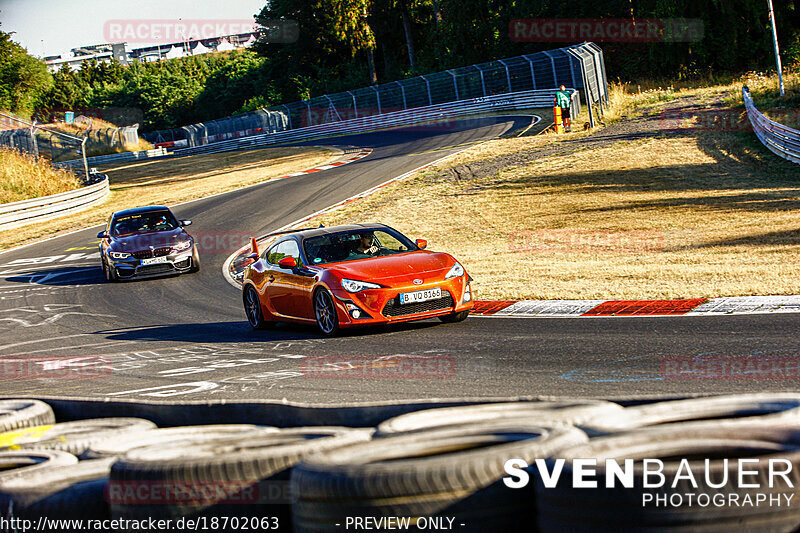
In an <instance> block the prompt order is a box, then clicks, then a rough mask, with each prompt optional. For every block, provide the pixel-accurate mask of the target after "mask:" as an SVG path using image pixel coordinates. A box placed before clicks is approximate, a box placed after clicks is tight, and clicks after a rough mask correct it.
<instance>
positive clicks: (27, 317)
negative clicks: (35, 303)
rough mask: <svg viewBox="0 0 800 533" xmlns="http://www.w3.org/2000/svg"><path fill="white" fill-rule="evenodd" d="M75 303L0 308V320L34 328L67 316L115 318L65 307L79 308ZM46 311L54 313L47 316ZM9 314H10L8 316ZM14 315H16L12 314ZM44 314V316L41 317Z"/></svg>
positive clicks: (12, 324) (114, 316) (13, 324)
mask: <svg viewBox="0 0 800 533" xmlns="http://www.w3.org/2000/svg"><path fill="white" fill-rule="evenodd" d="M81 307H83V306H82V305H77V304H48V305H45V306H43V307H32V306H28V307H16V308H13V309H0V322H6V323H9V324H10V325H11V326H15V325H16V326H22V327H24V328H35V327H40V326H46V325H48V324H54V323H56V322H58V321H60V320H62V319H63V318H64V317H67V316H90V317H103V318H116V315H108V314H103V313H87V312H85V311H77V310H70V311H67V310H66V309H76V308H81ZM48 313H54V314H51V315H50V316H47V314H48ZM9 315H11V316H9ZM13 315H16V316H13ZM43 316H44V318H42V317H43Z"/></svg>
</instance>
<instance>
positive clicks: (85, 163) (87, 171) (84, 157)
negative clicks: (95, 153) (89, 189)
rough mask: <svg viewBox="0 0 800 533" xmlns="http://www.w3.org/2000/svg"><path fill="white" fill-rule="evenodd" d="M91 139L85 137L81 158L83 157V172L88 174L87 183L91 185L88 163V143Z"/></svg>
mask: <svg viewBox="0 0 800 533" xmlns="http://www.w3.org/2000/svg"><path fill="white" fill-rule="evenodd" d="M88 140H89V137H84V138H83V140H82V141H81V156H82V157H83V171H84V172H85V173H86V183H89V163H88V162H87V161H86V141H88Z"/></svg>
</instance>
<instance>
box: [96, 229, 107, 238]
mask: <svg viewBox="0 0 800 533" xmlns="http://www.w3.org/2000/svg"><path fill="white" fill-rule="evenodd" d="M97 238H98V239H107V238H108V232H107V231H101V232H100V233H98V234H97Z"/></svg>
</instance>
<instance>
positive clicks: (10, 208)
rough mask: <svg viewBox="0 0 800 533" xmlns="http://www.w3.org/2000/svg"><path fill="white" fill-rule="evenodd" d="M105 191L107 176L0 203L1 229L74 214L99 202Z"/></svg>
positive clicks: (106, 192) (106, 190)
mask: <svg viewBox="0 0 800 533" xmlns="http://www.w3.org/2000/svg"><path fill="white" fill-rule="evenodd" d="M81 164H83V162H82V161H81ZM108 193H109V188H108V178H105V179H103V181H101V182H99V183H95V184H94V185H90V186H88V187H82V188H80V189H76V190H74V191H67V192H62V193H59V194H53V195H50V196H44V197H42V198H32V199H30V200H22V201H20V202H13V203H10V204H0V231H5V230H8V229H12V228H17V227H20V226H25V225H27V224H33V223H35V222H41V221H44V220H49V219H51V218H56V217H60V216H63V215H68V214H72V213H76V212H78V211H81V210H83V209H86V208H88V207H91V206H93V205H95V204H97V203H99V202H100V201H102V200H103V199H104V198H105V197H106V196H108Z"/></svg>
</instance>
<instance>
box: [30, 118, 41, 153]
mask: <svg viewBox="0 0 800 533" xmlns="http://www.w3.org/2000/svg"><path fill="white" fill-rule="evenodd" d="M31 142H32V143H33V153H34V154H35V155H36V157H39V143H37V142H36V119H34V121H33V124H31Z"/></svg>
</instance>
